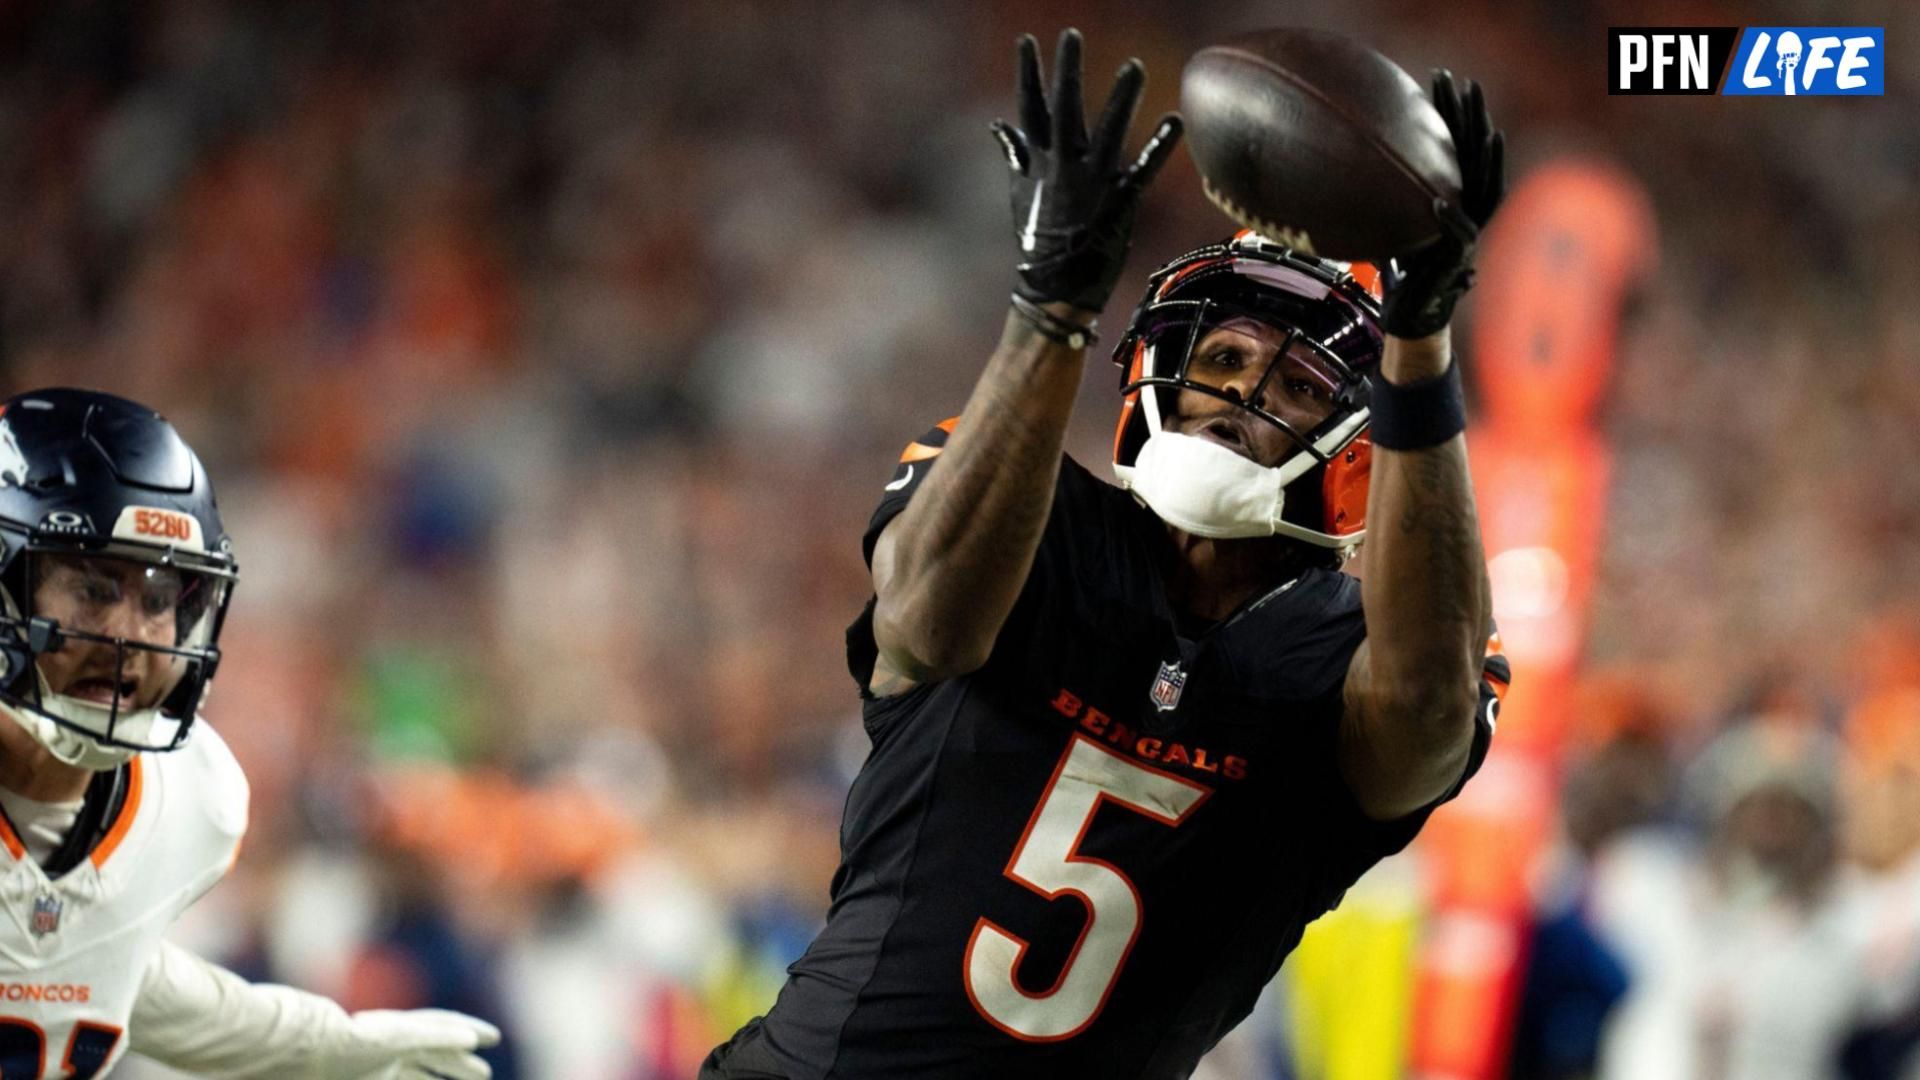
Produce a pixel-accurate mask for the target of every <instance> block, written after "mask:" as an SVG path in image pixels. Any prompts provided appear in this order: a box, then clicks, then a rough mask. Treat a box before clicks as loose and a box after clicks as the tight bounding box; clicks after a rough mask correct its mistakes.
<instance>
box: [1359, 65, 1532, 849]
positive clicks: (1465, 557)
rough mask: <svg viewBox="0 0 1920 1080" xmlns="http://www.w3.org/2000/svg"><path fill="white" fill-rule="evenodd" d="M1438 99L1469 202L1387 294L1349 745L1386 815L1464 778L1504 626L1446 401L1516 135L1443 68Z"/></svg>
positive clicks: (1368, 805)
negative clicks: (1463, 307) (1464, 303)
mask: <svg viewBox="0 0 1920 1080" xmlns="http://www.w3.org/2000/svg"><path fill="white" fill-rule="evenodd" d="M1433 93H1434V103H1435V105H1436V106H1437V107H1438V108H1439V110H1440V113H1441V116H1442V117H1443V118H1444V119H1445V120H1446V121H1447V126H1448V127H1449V128H1450V129H1451V130H1452V132H1453V137H1454V145H1455V147H1456V150H1457V152H1458V153H1459V155H1460V171H1461V176H1462V179H1463V184H1462V198H1461V202H1462V204H1463V205H1462V206H1461V207H1458V208H1455V207H1450V206H1445V205H1444V204H1443V205H1441V206H1439V207H1437V208H1436V212H1437V213H1438V214H1439V215H1440V217H1441V220H1442V223H1443V225H1444V226H1445V227H1446V235H1445V236H1444V237H1443V238H1442V239H1441V240H1439V241H1437V242H1436V243H1435V245H1434V246H1432V247H1430V248H1427V249H1424V250H1423V251H1421V252H1419V253H1417V254H1416V255H1415V256H1414V257H1413V258H1412V259H1410V260H1408V265H1407V266H1406V268H1405V272H1404V273H1403V274H1401V275H1399V276H1398V278H1397V280H1396V281H1395V283H1394V285H1393V286H1392V287H1391V288H1390V289H1389V292H1388V295H1387V301H1386V305H1385V316H1384V319H1383V321H1384V323H1385V327H1386V330H1387V334H1388V337H1387V344H1386V353H1385V355H1384V357H1383V358H1382V361H1381V372H1380V373H1381V376H1382V380H1383V383H1384V385H1383V384H1382V383H1376V385H1375V387H1374V398H1375V402H1376V404H1375V408H1374V440H1373V441H1374V451H1373V469H1372V480H1371V483H1370V485H1369V486H1370V490H1369V492H1368V502H1367V522H1368V529H1367V541H1366V560H1367V563H1366V575H1365V578H1364V580H1363V582H1362V585H1361V598H1362V603H1363V604H1364V606H1365V609H1366V619H1367V639H1366V641H1365V642H1364V643H1362V645H1361V647H1360V649H1359V651H1358V652H1357V653H1356V654H1355V655H1354V660H1353V664H1352V667H1351V668H1350V669H1349V671H1348V673H1347V683H1346V694H1345V697H1346V708H1345V712H1344V716H1343V719H1342V726H1341V739H1340V758H1341V761H1340V764H1341V770H1342V772H1343V774H1344V775H1345V777H1346V780H1347V783H1348V786H1349V787H1350V788H1352V790H1353V792H1354V794H1355V796H1356V797H1357V798H1358V799H1359V801H1360V805H1361V808H1362V809H1363V810H1365V811H1366V812H1367V814H1368V815H1369V816H1370V817H1373V818H1376V819H1379V820H1388V819H1391V818H1395V817H1400V816H1402V815H1404V814H1408V813H1411V812H1412V811H1414V810H1417V809H1419V808H1420V807H1422V806H1425V805H1427V804H1428V803H1431V802H1433V801H1434V800H1435V799H1437V798H1439V797H1441V796H1442V795H1444V794H1446V792H1447V791H1448V789H1449V788H1451V787H1452V786H1453V785H1454V784H1455V783H1456V782H1457V781H1458V780H1459V779H1460V776H1461V774H1462V772H1463V771H1464V770H1465V767H1466V762H1467V757H1468V754H1469V753H1470V751H1471V749H1472V745H1473V726H1474V711H1475V709H1476V707H1477V706H1478V702H1479V693H1480V671H1481V665H1482V662H1483V660H1484V658H1485V650H1486V644H1487V638H1488V634H1489V632H1490V630H1491V628H1492V599H1491V591H1490V589H1489V586H1488V583H1487V573H1486V553H1485V552H1484V551H1483V550H1482V548H1481V546H1480V526H1479V519H1478V517H1477V515H1476V513H1475V511H1474V503H1473V483H1472V480H1471V478H1470V476H1469V474H1468V470H1467V448H1466V440H1465V437H1464V436H1463V435H1462V434H1459V433H1458V427H1457V423H1455V424H1448V423H1445V422H1444V417H1445V416H1447V415H1450V416H1452V417H1453V418H1454V419H1455V420H1456V421H1457V418H1458V416H1459V414H1458V412H1457V411H1451V410H1449V409H1448V408H1446V407H1445V406H1446V404H1447V403H1448V402H1449V401H1450V402H1451V404H1452V410H1457V408H1458V377H1459V373H1458V372H1455V371H1452V370H1451V369H1452V364H1453V360H1452V350H1451V335H1450V332H1449V330H1448V323H1449V322H1450V320H1451V318H1452V313H1453V307H1454V304H1455V303H1456V302H1457V301H1458V300H1459V298H1460V296H1461V295H1462V294H1463V293H1465V291H1466V289H1467V287H1468V286H1469V285H1470V284H1471V282H1472V256H1473V245H1474V242H1475V240H1476V239H1477V237H1478V233H1479V230H1480V229H1481V228H1482V227H1484V226H1485V225H1486V223H1487V221H1488V220H1489V219H1490V218H1491V217H1492V216H1493V212H1494V210H1495V209H1496V208H1497V207H1498V206H1499V202H1500V198H1501V196H1502V195H1503V194H1504V192H1505V180H1504V169H1503V159H1504V156H1505V151H1504V140H1503V139H1502V137H1501V135H1500V133H1499V132H1497V131H1495V130H1494V129H1493V125H1492V122H1491V120H1490V118H1489V117H1488V115H1487V110H1486V105H1485V103H1484V101H1483V100H1482V98H1481V95H1480V88H1479V87H1478V86H1477V85H1475V84H1473V83H1472V82H1468V83H1467V89H1466V92H1465V94H1464V95H1463V94H1461V93H1459V92H1457V91H1456V88H1455V86H1454V82H1453V79H1452V76H1450V75H1448V74H1447V73H1445V72H1440V73H1437V74H1436V76H1435V78H1434V88H1433ZM1410 388H1412V389H1410ZM1421 388H1424V392H1422V391H1421ZM1389 397H1391V398H1392V399H1393V400H1392V401H1388V400H1386V399H1388V398H1389ZM1396 403H1398V404H1400V405H1401V406H1402V407H1401V408H1399V409H1397V410H1395V409H1385V408H1382V406H1385V405H1392V404H1396ZM1410 410H1412V411H1410ZM1390 414H1391V415H1390ZM1390 425H1391V430H1390ZM1449 428H1452V431H1451V433H1448V429H1449Z"/></svg>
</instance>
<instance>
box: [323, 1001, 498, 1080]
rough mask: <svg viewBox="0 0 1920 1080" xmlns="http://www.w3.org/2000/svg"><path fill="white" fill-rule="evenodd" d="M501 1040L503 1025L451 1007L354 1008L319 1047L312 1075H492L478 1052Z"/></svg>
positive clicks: (474, 1078) (338, 1078)
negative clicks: (404, 1008) (410, 1008)
mask: <svg viewBox="0 0 1920 1080" xmlns="http://www.w3.org/2000/svg"><path fill="white" fill-rule="evenodd" d="M499 1042H500V1029H499V1028H497V1027H494V1026H493V1025H492V1024H489V1023H487V1022H486V1021H485V1020H480V1019H477V1018H475V1017H472V1016H468V1015H467V1014H465V1013H457V1012H450V1011H448V1010H446V1009H412V1010H406V1011H402V1010H398V1009H371V1010H368V1011H366V1012H357V1013H353V1014H351V1015H350V1016H348V1017H347V1022H346V1023H345V1024H344V1025H339V1026H337V1027H333V1028H331V1029H330V1030H328V1031H327V1033H326V1036H325V1037H324V1039H323V1040H322V1041H321V1043H320V1045H319V1046H316V1047H315V1048H314V1060H313V1062H312V1069H311V1071H310V1072H309V1074H308V1075H309V1076H311V1077H312V1080H487V1078H488V1077H490V1076H492V1075H493V1070H492V1069H491V1068H490V1067H488V1065H487V1063H486V1062H484V1061H482V1060H480V1058H479V1056H478V1055H476V1054H474V1053H473V1051H475V1050H480V1049H484V1048H486V1047H489V1046H494V1045H496V1044H498V1043H499Z"/></svg>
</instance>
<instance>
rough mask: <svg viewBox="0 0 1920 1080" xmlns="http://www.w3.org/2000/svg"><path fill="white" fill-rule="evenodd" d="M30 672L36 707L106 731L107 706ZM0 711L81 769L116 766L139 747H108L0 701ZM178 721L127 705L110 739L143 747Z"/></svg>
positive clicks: (166, 737)
mask: <svg viewBox="0 0 1920 1080" xmlns="http://www.w3.org/2000/svg"><path fill="white" fill-rule="evenodd" d="M34 675H35V676H36V677H37V678H38V679H39V680H40V702H41V704H40V707H41V708H42V709H44V710H46V711H47V712H49V713H51V714H53V716H58V717H59V718H60V719H62V720H65V721H67V723H70V724H74V725H77V726H79V727H81V728H84V729H86V730H87V731H93V732H98V733H100V734H102V735H104V734H106V731H107V724H108V722H109V720H111V719H112V716H113V713H112V710H110V709H108V708H107V707H106V706H104V705H99V704H96V703H94V702H91V701H85V700H82V699H80V698H75V697H68V696H67V695H65V694H55V693H53V692H52V691H51V690H49V689H48V687H47V677H46V676H45V675H43V674H41V673H40V671H39V669H38V668H37V667H36V668H35V670H34ZM0 712H4V713H6V714H7V715H8V716H10V717H12V718H13V720H14V722H15V723H17V724H19V725H20V726H21V727H23V728H25V729H27V733H28V734H30V735H32V736H33V737H34V740H35V741H36V742H38V743H39V744H40V745H41V746H44V747H46V748H47V753H49V754H52V755H53V756H54V758H55V759H56V760H58V761H61V762H64V763H66V764H68V765H73V766H77V767H79V768H82V769H91V770H93V771H95V772H102V771H104V770H107V769H117V768H119V767H120V766H122V765H124V764H126V763H127V762H128V761H129V760H131V759H132V758H133V755H135V754H137V753H139V752H140V751H138V750H135V749H133V748H132V747H127V746H112V745H109V744H107V743H103V742H100V741H99V740H98V739H93V738H90V737H88V736H86V735H84V734H82V733H81V732H78V731H75V730H74V729H73V728H70V727H67V726H65V725H62V724H57V723H55V722H54V721H53V719H52V717H48V716H41V715H40V714H39V713H36V712H33V711H32V710H30V709H21V708H15V707H13V706H11V705H7V704H5V703H0ZM179 723H180V722H179V721H178V720H175V719H173V718H172V717H170V716H165V715H163V714H162V713H161V712H160V710H159V709H158V708H157V707H156V708H152V709H133V710H123V711H122V712H121V713H120V718H119V721H118V723H116V724H115V725H114V728H113V733H114V737H115V738H116V739H120V740H124V741H126V742H131V743H139V744H141V745H146V746H154V745H160V744H165V743H168V742H171V741H172V737H173V732H174V729H176V728H177V727H178V726H179Z"/></svg>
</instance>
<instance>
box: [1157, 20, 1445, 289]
mask: <svg viewBox="0 0 1920 1080" xmlns="http://www.w3.org/2000/svg"><path fill="white" fill-rule="evenodd" d="M1180 107H1181V112H1183V113H1184V114H1185V116H1186V121H1187V150H1188V152H1189V153H1191V154H1192V155H1193V160H1194V164H1196V165H1198V166H1199V167H1200V179H1201V183H1202V185H1203V186H1204V187H1205V189H1206V193H1207V197H1208V198H1209V199H1212V200H1213V202H1214V203H1215V204H1216V205H1217V206H1219V207H1220V209H1222V210H1224V211H1226V213H1227V216H1229V217H1231V218H1233V219H1234V220H1235V221H1236V222H1238V223H1239V224H1241V225H1242V226H1244V227H1246V228H1249V229H1253V230H1255V231H1257V232H1260V233H1264V234H1266V235H1267V236H1269V237H1271V238H1272V239H1275V240H1278V241H1280V242H1282V243H1284V244H1287V245H1289V246H1291V247H1295V248H1299V249H1302V250H1306V251H1311V252H1313V253H1314V254H1317V255H1321V256H1324V257H1326V258H1331V259H1344V260H1349V261H1357V260H1362V259H1365V260H1372V261H1376V262H1379V261H1384V260H1386V259H1387V258H1389V257H1390V256H1393V255H1398V254H1402V253H1405V252H1407V251H1410V250H1412V249H1414V248H1416V247H1419V246H1420V245H1422V244H1425V243H1427V242H1428V241H1430V240H1433V239H1434V238H1436V237H1438V236H1439V235H1440V229H1439V226H1438V225H1436V224H1435V221H1434V216H1433V200H1434V199H1436V198H1441V199H1447V200H1449V201H1452V202H1455V203H1457V202H1458V200H1459V198H1460V166H1459V164H1458V162H1456V161H1455V160H1454V152H1453V137H1452V136H1451V135H1449V134H1448V133H1447V125H1446V123H1445V122H1444V121H1442V120H1441V119H1440V114H1439V113H1438V112H1437V111H1435V110H1434V107H1433V104H1432V103H1431V102H1430V101H1428V100H1427V94H1426V91H1425V90H1424V89H1422V88H1421V86H1420V84H1419V83H1417V82H1414V81H1413V79H1412V78H1411V77H1410V76H1408V75H1407V73H1406V72H1404V71H1402V70H1400V67H1399V65H1397V64H1395V63H1394V62H1393V61H1391V60H1389V59H1387V58H1386V57H1384V56H1381V55H1380V54H1379V53H1377V52H1375V51H1373V50H1372V49H1370V48H1368V47H1367V46H1365V45H1362V44H1361V43H1359V42H1358V41H1355V40H1353V39H1352V38H1349V37H1345V36H1343V35H1340V34H1335V33H1332V32H1329V31H1326V30H1302V29H1282V30H1261V31H1257V32H1255V33H1251V34H1244V35H1242V36H1240V37H1236V38H1233V39H1231V40H1229V41H1224V42H1221V43H1220V44H1218V45H1209V46H1208V47H1206V48H1204V49H1201V50H1200V51H1199V52H1197V53H1195V54H1194V56H1193V59H1192V60H1190V61H1188V62H1187V69H1186V72H1185V73H1184V74H1183V75H1182V77H1181V83H1180Z"/></svg>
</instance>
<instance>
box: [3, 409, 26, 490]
mask: <svg viewBox="0 0 1920 1080" xmlns="http://www.w3.org/2000/svg"><path fill="white" fill-rule="evenodd" d="M26 482H27V455H25V454H23V453H21V452H20V443H19V440H17V439H15V438H14V437H13V427H12V426H11V425H9V424H8V423H7V421H6V419H5V418H4V417H0V487H20V486H24V485H25V484H26Z"/></svg>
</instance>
